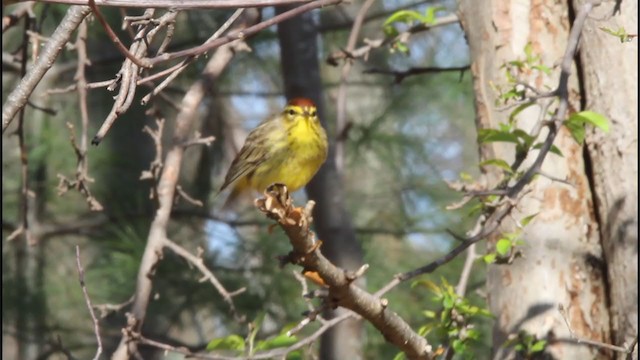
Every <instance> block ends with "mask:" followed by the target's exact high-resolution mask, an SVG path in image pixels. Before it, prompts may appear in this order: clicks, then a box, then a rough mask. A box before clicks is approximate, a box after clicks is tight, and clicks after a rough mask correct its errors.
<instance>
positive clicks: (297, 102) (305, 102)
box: [288, 98, 316, 107]
mask: <svg viewBox="0 0 640 360" xmlns="http://www.w3.org/2000/svg"><path fill="white" fill-rule="evenodd" d="M288 105H293V106H300V107H305V106H312V107H316V104H314V103H313V101H311V100H309V99H307V98H294V99H291V100H289V103H288Z"/></svg>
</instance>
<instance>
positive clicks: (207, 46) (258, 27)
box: [148, 0, 344, 65]
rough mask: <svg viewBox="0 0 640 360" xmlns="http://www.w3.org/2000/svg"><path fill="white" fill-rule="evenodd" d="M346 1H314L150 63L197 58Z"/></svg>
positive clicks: (167, 54)
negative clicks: (311, 12) (275, 26)
mask: <svg viewBox="0 0 640 360" xmlns="http://www.w3.org/2000/svg"><path fill="white" fill-rule="evenodd" d="M343 1H344V0H317V1H313V2H310V3H308V4H305V5H302V6H298V7H296V8H294V9H291V10H289V11H287V12H284V13H282V14H280V15H276V16H274V17H272V18H271V19H269V20H265V21H263V22H260V23H258V24H255V25H253V26H249V27H247V28H245V29H243V30H238V31H232V32H231V33H229V34H227V35H225V36H222V37H220V38H218V39H216V40H214V41H211V42H205V43H204V44H202V45H200V46H196V47H193V48H191V49H186V50H182V51H176V52H173V53H164V54H162V55H159V56H156V57H154V58H151V59H148V61H149V63H150V64H151V65H156V64H158V63H161V62H165V61H169V60H173V59H177V58H181V57H185V56H195V55H200V54H204V53H206V52H208V51H210V50H212V49H215V48H217V47H219V46H221V45H224V44H228V43H230V42H232V41H235V40H244V39H246V38H247V37H249V36H251V35H254V34H256V33H258V32H260V31H262V30H264V29H267V28H269V27H271V26H273V25H276V24H278V23H280V22H282V21H285V20H288V19H291V18H294V17H296V16H298V15H300V14H302V13H305V12H307V11H311V10H313V9H317V8H321V7H325V6H329V5H336V4H339V3H341V2H343Z"/></svg>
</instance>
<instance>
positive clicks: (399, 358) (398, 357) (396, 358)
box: [393, 351, 406, 360]
mask: <svg viewBox="0 0 640 360" xmlns="http://www.w3.org/2000/svg"><path fill="white" fill-rule="evenodd" d="M404 359H406V357H405V356H404V353H403V352H402V351H401V352H399V353H397V354H396V356H394V357H393V360H404Z"/></svg>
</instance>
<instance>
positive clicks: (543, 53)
mask: <svg viewBox="0 0 640 360" xmlns="http://www.w3.org/2000/svg"><path fill="white" fill-rule="evenodd" d="M460 11H461V21H462V24H463V28H464V30H465V33H466V35H467V39H468V42H469V46H470V49H471V60H472V73H473V77H474V87H475V93H476V110H477V119H476V120H477V126H478V128H479V129H483V128H497V127H498V125H499V124H501V123H506V122H508V118H509V115H510V112H511V111H510V110H502V111H501V110H499V109H498V108H499V106H498V105H496V99H497V96H498V93H497V91H496V88H500V87H501V86H505V87H506V85H507V78H506V76H505V69H504V68H502V66H503V65H504V64H506V63H507V62H509V61H512V60H517V59H524V58H525V54H524V48H525V46H526V45H527V44H528V43H529V44H531V48H532V51H533V54H534V55H537V56H540V57H541V62H542V63H543V64H545V65H547V66H550V67H551V66H553V65H554V64H557V63H558V61H559V60H560V59H561V58H562V56H563V54H564V51H565V48H566V45H567V38H568V34H569V30H570V25H569V23H570V19H569V8H568V5H567V3H566V2H557V1H550V0H537V1H531V2H525V3H523V2H520V1H510V0H500V1H492V2H478V1H470V0H462V1H461V2H460ZM558 75H559V70H558V69H557V68H555V69H552V74H551V75H550V76H546V75H544V73H541V72H537V71H531V72H530V73H529V74H526V75H521V76H523V78H521V79H520V80H523V81H525V82H527V83H528V84H530V85H532V86H535V87H537V88H539V89H542V90H543V91H544V89H545V87H546V88H548V89H554V88H556V87H557V86H558ZM569 94H570V99H569V100H570V103H571V105H572V107H573V109H571V111H577V110H578V108H579V105H578V104H579V101H578V97H577V96H576V94H579V89H578V86H577V76H576V73H575V71H574V72H573V74H572V77H571V78H570V81H569ZM550 110H551V111H553V109H552V108H551V109H550ZM540 112H541V107H540V106H532V107H529V108H527V109H526V110H524V111H522V112H521V113H520V114H519V115H518V117H517V120H516V121H517V126H518V127H519V128H521V129H523V130H525V131H527V132H528V131H531V129H532V128H533V127H534V125H535V124H536V123H537V122H538V121H539V119H540ZM541 136H546V130H543V131H542V134H541ZM540 139H542V137H540ZM555 145H557V146H558V147H559V148H560V150H561V151H562V153H563V154H564V156H563V157H560V156H557V155H553V154H550V155H549V156H547V158H546V159H545V161H544V163H543V165H542V171H543V172H544V173H545V174H551V175H552V176H553V177H555V178H559V179H566V180H567V182H568V183H569V184H570V185H569V184H565V183H562V182H559V181H553V180H551V179H549V178H547V177H543V176H538V177H537V178H535V179H534V181H533V183H532V185H531V192H530V193H528V194H527V195H526V196H525V197H524V198H523V199H522V200H521V201H520V203H519V205H518V206H517V207H516V208H517V211H516V213H515V214H514V217H513V218H515V219H520V218H522V217H524V216H527V215H532V214H536V213H537V214H538V215H537V217H536V218H535V219H534V220H533V221H532V222H531V223H530V224H529V225H528V226H526V227H525V228H524V230H523V231H522V234H521V237H520V238H521V239H522V240H523V241H524V243H525V245H522V246H521V247H520V250H521V251H522V253H523V255H524V256H523V257H520V258H517V259H515V261H514V262H513V263H512V264H505V265H490V266H489V268H488V273H487V293H488V301H489V306H490V309H491V311H492V312H493V314H494V315H495V316H496V322H495V326H494V334H493V346H494V356H495V358H497V359H510V358H515V357H516V355H515V353H514V351H513V348H504V347H502V345H503V344H504V342H505V341H506V340H507V339H508V338H509V336H510V335H515V334H517V333H518V332H519V331H522V330H524V331H526V332H527V333H529V334H533V335H535V336H536V337H537V338H545V339H547V340H548V341H549V343H548V345H547V348H546V349H545V351H546V353H547V354H548V355H550V356H552V357H553V358H556V359H593V358H598V357H600V356H601V355H602V354H601V353H600V352H599V351H598V349H596V348H594V347H589V346H587V345H584V344H576V343H575V341H573V340H572V339H571V334H570V330H569V329H568V327H567V324H565V321H564V319H563V317H562V314H561V312H560V311H559V310H558V307H559V306H562V307H563V308H564V309H566V313H567V320H568V322H569V325H570V326H571V330H572V331H573V332H574V333H575V334H576V335H578V336H580V337H583V338H587V339H590V340H596V341H603V342H609V341H610V337H609V317H608V312H607V308H606V303H607V301H606V299H607V297H606V287H605V284H606V282H605V279H604V274H603V268H602V266H600V264H601V263H602V262H603V261H604V259H603V254H602V248H601V246H600V238H599V233H598V226H597V223H596V217H595V214H594V212H593V207H594V204H593V200H592V194H591V189H590V187H589V179H588V178H587V175H586V172H585V164H584V159H583V149H582V147H581V146H579V145H578V144H577V143H576V142H575V141H574V140H573V139H572V138H571V136H570V134H569V133H568V131H566V129H565V128H563V129H561V131H560V133H559V135H558V137H557V138H556V141H555ZM514 154H515V152H514V147H513V145H512V144H511V145H509V144H506V143H491V144H486V145H482V146H481V149H480V157H481V160H488V159H492V158H500V159H504V160H506V161H507V162H511V161H512V160H513V159H514ZM536 154H537V152H535V151H534V154H531V155H530V156H529V157H528V158H527V160H525V163H524V166H527V164H529V165H530V164H531V162H532V160H533V158H534V156H532V155H536ZM484 170H485V172H484V174H485V176H486V177H487V179H488V180H489V181H488V182H489V183H490V185H491V184H495V181H496V180H497V179H498V177H499V173H500V172H499V170H496V169H495V168H486V169H484ZM493 170H496V171H493ZM513 231H516V226H515V223H514V222H513V219H509V220H508V221H506V222H504V223H503V224H502V226H501V228H500V233H508V232H513ZM496 239H497V236H496V237H494V239H492V240H491V241H490V243H489V247H491V246H492V244H493V241H495V240H496Z"/></svg>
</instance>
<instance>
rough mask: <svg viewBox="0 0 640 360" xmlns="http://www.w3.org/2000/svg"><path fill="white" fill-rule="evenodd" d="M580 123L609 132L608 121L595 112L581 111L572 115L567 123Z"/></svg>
mask: <svg viewBox="0 0 640 360" xmlns="http://www.w3.org/2000/svg"><path fill="white" fill-rule="evenodd" d="M576 120H578V121H580V122H582V123H585V124H591V125H593V126H595V127H597V128H600V130H602V131H604V132H609V120H608V119H607V117H606V116H604V115H602V114H598V113H597V112H595V111H588V110H586V111H581V112H579V113H575V114H572V115H571V116H570V117H569V121H570V122H571V121H576Z"/></svg>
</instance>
